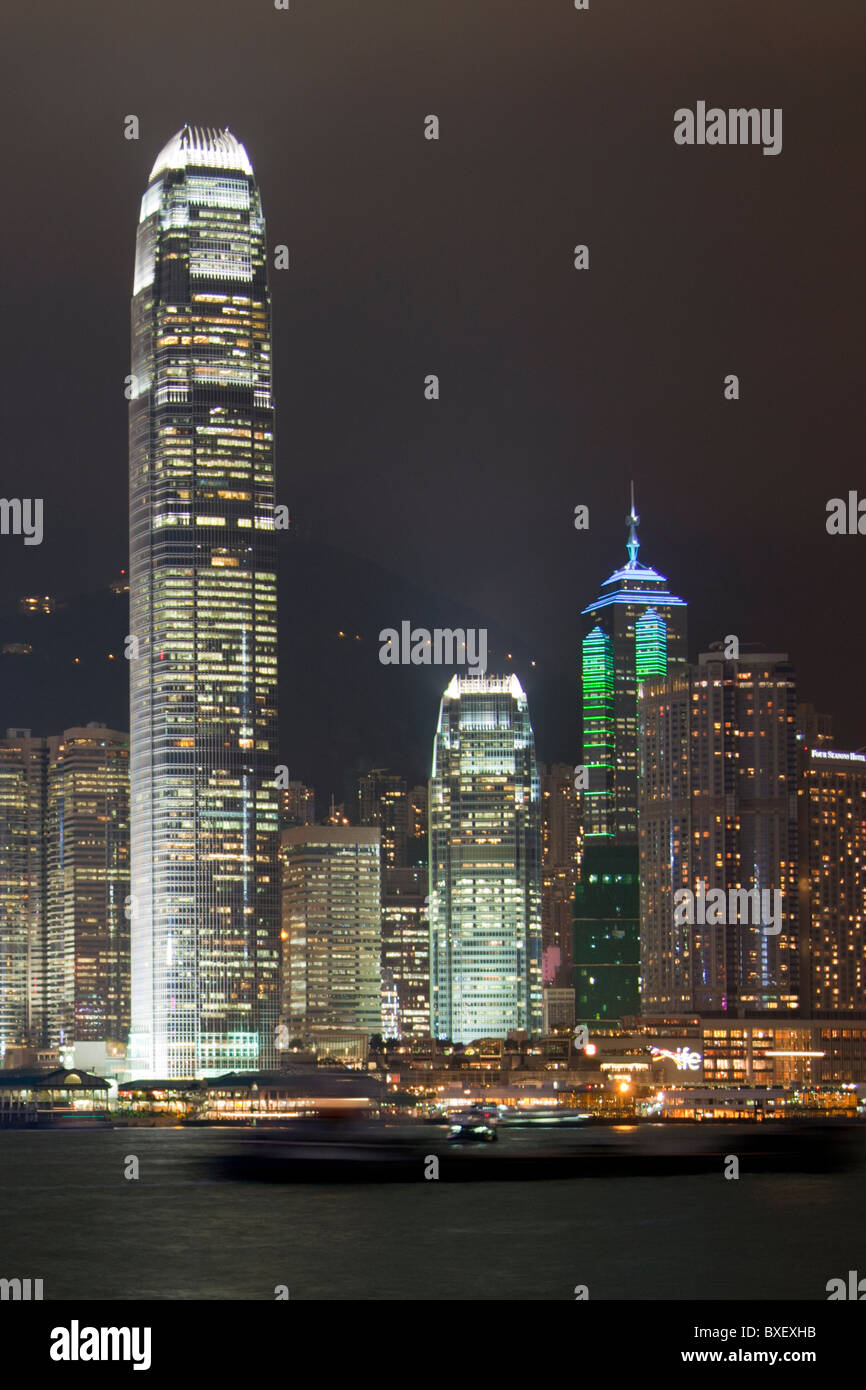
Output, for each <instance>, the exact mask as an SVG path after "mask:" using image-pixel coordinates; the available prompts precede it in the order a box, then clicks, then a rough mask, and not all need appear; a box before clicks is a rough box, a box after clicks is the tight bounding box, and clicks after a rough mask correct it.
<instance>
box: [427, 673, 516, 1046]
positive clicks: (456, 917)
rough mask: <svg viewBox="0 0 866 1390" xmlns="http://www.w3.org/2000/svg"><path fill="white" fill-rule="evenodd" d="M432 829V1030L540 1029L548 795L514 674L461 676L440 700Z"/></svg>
mask: <svg viewBox="0 0 866 1390" xmlns="http://www.w3.org/2000/svg"><path fill="white" fill-rule="evenodd" d="M429 824H430V987H431V997H430V1011H431V1029H432V1032H433V1034H434V1036H435V1037H438V1038H449V1039H451V1040H452V1041H453V1042H460V1043H466V1042H471V1041H472V1040H473V1039H475V1038H484V1037H500V1038H501V1037H505V1036H506V1034H507V1033H508V1032H510V1031H512V1030H516V1029H523V1030H525V1031H526V1032H528V1033H531V1034H532V1033H535V1034H537V1033H539V1032H540V1031H541V1024H542V1000H541V792H540V784H539V776H538V765H537V763H536V760H535V739H534V737H533V733H532V726H531V724H530V722H529V706H528V703H527V699H526V695H525V694H524V691H523V688H522V687H521V684H520V682H519V680H518V679H517V677H516V676H505V677H495V676H455V677H454V678H453V680H452V681H451V684H450V685H449V686H448V689H447V690H446V691H445V693H444V695H443V696H442V704H441V706H440V711H439V726H438V728H437V731H436V738H435V741H434V745H433V776H432V779H431V782H430V798H429Z"/></svg>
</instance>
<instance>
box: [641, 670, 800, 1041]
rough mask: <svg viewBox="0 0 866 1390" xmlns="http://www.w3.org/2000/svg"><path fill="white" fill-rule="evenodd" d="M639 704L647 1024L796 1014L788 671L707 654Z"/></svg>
mask: <svg viewBox="0 0 866 1390" xmlns="http://www.w3.org/2000/svg"><path fill="white" fill-rule="evenodd" d="M639 704H640V760H641V763H640V790H641V804H640V868H641V875H640V883H641V994H642V1005H643V1011H644V1012H645V1013H646V1012H652V1013H658V1012H666V1013H675V1014H679V1013H689V1014H691V1013H698V1014H713V1013H718V1014H726V1013H727V1014H731V1015H733V1016H734V1017H741V1016H743V1017H745V1016H747V1015H750V1014H764V1013H767V1012H768V1011H769V1012H775V1011H778V1012H779V1013H791V1014H793V1013H794V1012H795V1011H796V1010H797V1009H798V1008H799V1007H800V1005H801V987H802V968H801V966H802V962H801V956H800V930H799V923H800V919H799V905H798V882H797V880H798V832H797V815H798V810H797V795H796V792H797V740H796V685H795V678H794V672H793V670H792V668H791V666H790V665H789V663H788V658H787V656H785V655H781V654H771V653H758V654H748V655H746V654H741V656H740V657H739V659H737V660H733V659H727V658H725V657H724V656H723V655H722V654H721V652H720V651H711V652H708V653H705V654H704V655H702V656H701V657H700V658H699V662H698V664H697V665H696V666H690V667H688V668H687V669H685V670H683V669H678V670H677V671H676V672H675V673H673V674H671V675H669V676H668V677H666V678H665V679H661V680H656V681H647V682H646V683H645V684H644V686H643V688H642V691H641V695H640V699H639ZM675 894H678V895H679V896H678V897H676V898H675V896H674V895H675ZM684 894H685V895H687V896H683V895H684ZM711 894H712V897H710V895H711Z"/></svg>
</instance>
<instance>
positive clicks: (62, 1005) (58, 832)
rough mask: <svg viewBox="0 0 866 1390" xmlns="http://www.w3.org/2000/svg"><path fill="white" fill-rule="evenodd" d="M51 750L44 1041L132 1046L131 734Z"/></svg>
mask: <svg viewBox="0 0 866 1390" xmlns="http://www.w3.org/2000/svg"><path fill="white" fill-rule="evenodd" d="M47 742H48V749H49V755H48V795H47V802H46V817H45V861H46V888H47V892H46V899H45V900H46V921H45V953H44V972H43V981H44V999H43V1009H44V1020H45V1027H44V1032H45V1041H46V1042H47V1044H48V1045H49V1046H51V1047H61V1048H65V1047H70V1046H71V1047H74V1046H75V1045H77V1044H84V1043H125V1042H126V1039H127V1037H128V1035H129V1008H130V998H129V991H130V972H129V735H128V734H126V733H121V732H118V730H116V729H107V728H106V727H105V726H104V725H103V724H95V723H94V724H88V725H87V726H86V727H85V728H76V729H67V730H66V731H65V733H63V734H62V735H61V736H60V737H56V738H50V739H48V741H47ZM76 1062H78V1058H76Z"/></svg>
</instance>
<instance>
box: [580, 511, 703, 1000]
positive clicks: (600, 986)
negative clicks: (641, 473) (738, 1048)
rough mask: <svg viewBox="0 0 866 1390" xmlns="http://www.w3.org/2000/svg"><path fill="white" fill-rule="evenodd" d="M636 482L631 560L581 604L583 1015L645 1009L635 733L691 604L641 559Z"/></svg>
mask: <svg viewBox="0 0 866 1390" xmlns="http://www.w3.org/2000/svg"><path fill="white" fill-rule="evenodd" d="M639 521H640V517H639V516H638V514H637V512H636V511H635V506H634V488H632V495H631V509H630V511H629V514H628V516H627V517H626V525H627V526H628V542H627V545H626V552H627V554H628V560H627V562H626V564H625V565H623V566H622V567H621V568H620V569H618V570H615V571H614V573H613V574H612V575H611V576H610V578H609V579H607V580H605V582H604V584H603V585H602V592H601V595H600V597H599V598H597V599H596V600H595V602H594V603H591V604H589V606H588V607H587V608H585V609H584V610H583V612H584V617H585V619H586V621H587V632H586V636H585V637H584V639H583V649H582V687H583V776H584V777H585V779H586V781H585V784H584V790H583V793H582V798H581V817H582V822H583V832H584V842H583V853H582V856H581V865H580V881H579V883H578V886H577V890H576V894H575V930H574V967H573V979H574V987H575V996H576V999H575V1010H576V1017H577V1018H578V1019H614V1018H622V1017H623V1016H624V1015H627V1014H633V1013H636V1012H637V1011H638V1008H639V1005H640V999H639V992H638V985H639V957H640V943H639V920H640V914H639V903H638V851H637V838H638V753H637V745H638V733H637V710H638V704H637V695H638V689H639V686H640V683H641V682H642V681H644V680H649V679H651V678H658V677H660V676H664V675H666V674H667V673H668V671H675V670H677V669H678V668H680V667H682V665H683V664H684V662H685V660H686V657H687V648H686V614H687V609H686V604H685V601H684V600H683V599H681V598H677V597H676V596H675V595H674V594H671V593H670V591H669V589H668V581H667V580H666V579H665V577H664V575H662V574H659V572H658V571H657V570H654V569H652V568H651V567H650V566H649V565H642V564H641V563H640V562H639V560H638V558H637V554H638V550H639V549H640V541H639V540H638V537H637V527H638V523H639Z"/></svg>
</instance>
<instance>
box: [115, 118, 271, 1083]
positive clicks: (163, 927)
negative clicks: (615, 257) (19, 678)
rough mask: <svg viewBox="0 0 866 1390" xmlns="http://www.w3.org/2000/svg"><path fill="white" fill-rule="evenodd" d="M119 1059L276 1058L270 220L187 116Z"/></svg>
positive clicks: (152, 394) (135, 744)
mask: <svg viewBox="0 0 866 1390" xmlns="http://www.w3.org/2000/svg"><path fill="white" fill-rule="evenodd" d="M129 395H130V398H131V399H130V422H129V425H130V478H129V504H130V609H131V642H130V643H129V647H130V650H129V653H128V654H129V656H130V658H131V660H130V683H131V778H132V807H131V824H132V893H131V907H132V923H131V935H132V1031H131V1038H130V1048H131V1055H132V1057H133V1058H134V1060H135V1063H136V1064H137V1065H138V1067H139V1068H140V1069H141V1071H142V1072H143V1073H144V1074H147V1073H148V1072H150V1073H151V1074H157V1075H160V1076H167V1077H175V1076H189V1075H194V1074H203V1073H208V1072H219V1071H224V1070H226V1069H229V1068H232V1067H240V1066H250V1065H255V1066H267V1065H269V1064H272V1061H273V1055H274V1052H273V1049H274V1042H275V1039H274V1030H275V1027H276V1024H277V1018H278V989H279V983H278V976H279V892H278V881H277V873H278V847H279V846H278V835H279V831H278V817H279V807H278V795H279V794H278V791H277V789H276V787H275V785H274V777H275V767H276V764H277V762H278V754H277V722H276V718H277V715H276V680H277V628H276V605H277V590H276V544H275V542H276V537H275V495H274V410H273V400H272V395H271V310H270V297H269V292H268V282H267V261H266V245H265V224H264V218H263V215H262V206H261V199H260V196H259V190H258V187H257V185H256V182H255V179H254V176H253V170H252V166H251V165H250V161H249V159H248V157H247V153H246V151H245V149H244V147H243V145H241V144H240V143H239V142H238V140H237V139H236V138H235V136H234V135H232V134H231V132H230V131H228V130H213V129H200V128H193V127H190V126H185V127H184V128H183V130H181V131H179V132H178V133H177V134H176V135H175V136H174V137H173V138H172V139H171V140H170V141H169V142H168V144H167V145H166V146H165V148H164V149H163V150H162V151H161V153H160V154H159V156H158V157H157V159H156V162H155V164H154V166H153V169H152V170H151V174H150V179H149V181H148V186H147V189H146V191H145V193H144V196H143V198H142V201H141V212H140V217H139V226H138V236H137V242H136V258H135V280H134V288H133V300H132V374H131V378H130V383H129Z"/></svg>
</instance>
